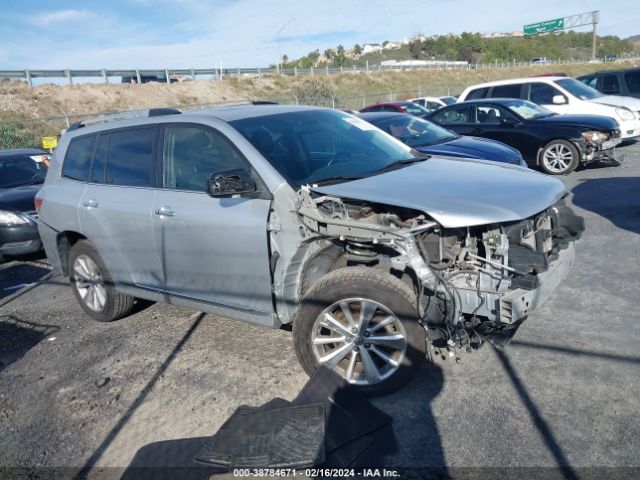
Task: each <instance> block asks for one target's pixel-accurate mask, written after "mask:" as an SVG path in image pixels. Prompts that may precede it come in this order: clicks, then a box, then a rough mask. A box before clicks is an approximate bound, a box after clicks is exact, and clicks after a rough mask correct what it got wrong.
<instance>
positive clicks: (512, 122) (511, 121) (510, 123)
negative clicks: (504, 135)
mask: <svg viewBox="0 0 640 480" xmlns="http://www.w3.org/2000/svg"><path fill="white" fill-rule="evenodd" d="M500 123H501V124H502V125H503V126H505V127H515V126H516V125H518V123H520V122H518V121H517V120H516V119H515V118H509V117H507V118H502V119H501V120H500Z"/></svg>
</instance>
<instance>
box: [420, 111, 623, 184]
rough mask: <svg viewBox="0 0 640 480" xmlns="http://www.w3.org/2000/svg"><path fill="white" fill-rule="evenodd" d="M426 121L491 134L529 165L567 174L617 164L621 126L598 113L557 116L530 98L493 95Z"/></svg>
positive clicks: (459, 130) (466, 132) (480, 134)
mask: <svg viewBox="0 0 640 480" xmlns="http://www.w3.org/2000/svg"><path fill="white" fill-rule="evenodd" d="M426 118H427V120H430V121H432V122H435V123H437V124H439V125H442V126H443V127H445V128H447V129H449V130H453V131H455V132H457V133H459V134H461V135H475V136H478V137H484V138H490V139H493V140H498V141H500V142H503V143H506V144H507V145H511V146H512V147H514V148H517V149H518V150H519V151H520V153H522V156H523V157H524V159H525V160H526V161H527V163H528V164H529V165H539V166H540V167H542V168H543V169H544V170H545V171H546V172H547V173H550V174H552V175H566V174H568V173H570V172H572V171H573V170H575V169H576V168H577V167H578V165H580V164H587V163H590V162H594V161H596V160H609V161H612V162H613V163H616V164H618V163H617V160H616V157H615V148H614V147H615V146H616V145H617V144H618V143H620V141H621V140H620V129H619V127H618V124H617V123H616V121H615V120H613V119H612V118H610V117H605V116H600V115H557V114H555V113H553V112H551V111H549V110H547V109H546V108H544V107H541V106H539V105H536V104H535V103H531V102H528V101H526V100H518V99H511V98H497V99H496V98H493V99H490V100H489V99H488V100H469V101H467V102H462V103H456V104H455V105H450V106H448V107H443V108H441V109H440V110H438V111H436V112H434V113H432V114H431V115H428V116H427V117H426Z"/></svg>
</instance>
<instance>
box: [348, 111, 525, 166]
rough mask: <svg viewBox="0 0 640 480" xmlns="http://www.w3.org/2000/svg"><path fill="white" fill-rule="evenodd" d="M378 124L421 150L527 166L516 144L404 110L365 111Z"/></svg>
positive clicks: (370, 119)
mask: <svg viewBox="0 0 640 480" xmlns="http://www.w3.org/2000/svg"><path fill="white" fill-rule="evenodd" d="M358 116H359V117H360V118H362V119H363V120H366V121H367V122H369V123H371V124H373V125H375V126H376V127H378V128H380V129H381V130H384V131H385V132H387V133H389V134H390V135H393V136H394V137H396V138H397V139H398V140H401V141H402V142H404V143H406V144H407V145H409V146H410V147H412V148H414V149H415V150H418V151H419V152H423V153H428V154H429V155H444V156H448V157H459V158H475V159H479V160H493V161H495V162H502V163H511V164H513V165H520V166H524V167H526V166H527V163H526V162H525V161H524V159H523V158H522V155H520V152H518V150H516V149H515V148H512V147H510V146H508V145H505V144H504V143H501V142H496V141H494V140H490V139H486V138H477V137H463V136H461V135H458V134H457V133H455V132H451V131H449V130H446V129H444V128H442V127H440V126H438V125H436V124H435V123H432V122H429V121H427V120H423V119H421V118H416V117H413V116H410V115H403V114H401V113H388V112H381V113H361V114H359V115H358Z"/></svg>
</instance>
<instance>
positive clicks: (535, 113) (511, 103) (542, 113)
mask: <svg viewBox="0 0 640 480" xmlns="http://www.w3.org/2000/svg"><path fill="white" fill-rule="evenodd" d="M503 105H505V106H506V107H507V108H508V109H509V110H511V111H512V112H514V113H516V114H518V115H520V116H521V117H522V118H524V119H525V120H531V119H533V118H542V117H549V116H551V115H555V113H553V112H552V111H551V110H547V109H546V108H544V107H541V106H540V105H537V104H535V103H533V102H528V101H527V100H506V101H504V102H503Z"/></svg>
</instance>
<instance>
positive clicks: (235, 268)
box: [153, 124, 273, 316]
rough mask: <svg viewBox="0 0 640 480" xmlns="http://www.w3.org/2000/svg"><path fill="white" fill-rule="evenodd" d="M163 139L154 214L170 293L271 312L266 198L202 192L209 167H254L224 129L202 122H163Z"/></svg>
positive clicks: (173, 297) (173, 296) (219, 169)
mask: <svg viewBox="0 0 640 480" xmlns="http://www.w3.org/2000/svg"><path fill="white" fill-rule="evenodd" d="M161 143H162V153H161V158H162V167H161V168H160V172H159V175H160V176H161V178H159V179H158V184H159V185H161V186H162V188H159V189H158V191H157V195H156V198H155V202H154V206H153V222H154V229H155V234H156V244H157V246H158V249H159V252H160V258H161V261H162V266H163V271H164V289H165V290H166V292H167V293H168V294H169V295H170V298H169V301H170V302H171V301H172V300H173V301H174V302H173V303H178V304H184V302H183V301H182V302H176V301H175V300H176V299H179V300H184V299H187V300H192V301H193V302H195V303H194V305H193V306H197V305H196V304H197V303H198V302H205V303H207V304H211V305H213V306H215V307H222V308H231V309H234V310H237V311H239V312H244V313H246V314H248V315H267V314H271V313H272V312H273V303H272V299H271V273H270V269H269V250H268V242H267V217H268V214H269V208H270V205H271V201H270V200H269V199H268V198H266V196H265V195H264V194H262V195H261V194H255V193H254V194H248V195H245V196H240V195H237V196H233V197H230V198H213V197H211V196H210V195H209V194H208V193H207V192H206V187H207V181H208V179H209V177H210V175H211V174H212V173H214V172H215V173H219V172H222V171H225V170H231V169H236V168H241V169H244V170H246V171H249V172H251V166H250V165H249V163H248V162H247V161H246V159H245V158H244V157H243V156H242V154H241V153H240V152H239V151H238V149H237V148H236V147H235V146H234V145H233V144H232V143H231V142H230V141H229V140H228V139H227V138H226V137H225V136H224V135H222V134H221V133H220V132H218V131H216V130H214V129H213V128H209V127H205V126H203V125H197V124H168V125H165V126H163V128H162V132H161ZM240 316H242V315H240Z"/></svg>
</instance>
